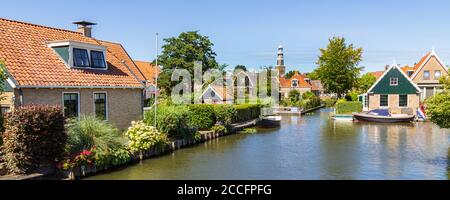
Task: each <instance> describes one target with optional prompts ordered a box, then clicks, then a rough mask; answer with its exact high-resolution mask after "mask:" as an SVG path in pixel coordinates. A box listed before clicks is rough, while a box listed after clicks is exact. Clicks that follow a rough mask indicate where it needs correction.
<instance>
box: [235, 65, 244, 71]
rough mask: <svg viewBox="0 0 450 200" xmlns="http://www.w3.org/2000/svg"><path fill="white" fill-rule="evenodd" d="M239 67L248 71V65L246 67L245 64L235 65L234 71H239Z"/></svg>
mask: <svg viewBox="0 0 450 200" xmlns="http://www.w3.org/2000/svg"><path fill="white" fill-rule="evenodd" d="M239 69H240V70H242V71H247V67H245V65H236V67H234V71H237V70H239Z"/></svg>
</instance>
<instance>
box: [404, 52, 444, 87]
mask: <svg viewBox="0 0 450 200" xmlns="http://www.w3.org/2000/svg"><path fill="white" fill-rule="evenodd" d="M437 70H439V71H441V75H448V71H447V68H446V67H445V65H444V64H443V63H442V62H441V61H440V60H439V58H438V57H436V56H435V55H431V56H430V57H429V59H427V60H426V61H424V63H423V65H422V66H420V68H418V69H417V71H416V72H415V73H414V74H413V76H412V80H413V81H414V82H415V83H418V82H422V81H424V76H423V74H424V71H429V72H430V80H431V81H436V82H437V81H438V79H435V78H434V72H435V71H437Z"/></svg>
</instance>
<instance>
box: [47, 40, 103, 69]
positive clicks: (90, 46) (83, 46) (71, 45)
mask: <svg viewBox="0 0 450 200" xmlns="http://www.w3.org/2000/svg"><path fill="white" fill-rule="evenodd" d="M63 46H68V47H69V62H68V63H67V65H68V68H72V69H90V70H102V71H106V70H108V61H107V60H106V47H105V46H101V45H94V44H89V43H82V42H76V41H59V42H53V43H50V44H48V47H50V48H54V47H63ZM73 49H85V50H87V52H88V57H89V63H90V64H89V65H90V66H89V67H76V66H75V61H74V55H73ZM91 51H99V52H103V57H104V58H105V66H106V67H105V68H96V67H92V60H91Z"/></svg>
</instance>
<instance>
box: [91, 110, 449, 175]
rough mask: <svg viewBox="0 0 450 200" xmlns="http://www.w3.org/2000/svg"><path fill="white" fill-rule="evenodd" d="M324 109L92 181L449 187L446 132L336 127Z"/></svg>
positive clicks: (425, 126) (427, 127)
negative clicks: (440, 182)
mask: <svg viewBox="0 0 450 200" xmlns="http://www.w3.org/2000/svg"><path fill="white" fill-rule="evenodd" d="M329 114H330V111H329V110H328V109H323V110H320V111H317V112H316V113H314V114H313V115H309V116H303V117H299V116H284V118H283V122H282V127H281V128H279V129H270V130H267V129H258V133H256V134H238V135H232V136H227V137H223V138H219V139H217V140H214V141H210V142H207V143H205V144H201V145H198V146H194V147H191V148H187V149H182V150H179V151H176V152H174V153H172V154H170V155H166V156H163V157H160V158H155V159H150V160H146V161H143V162H142V163H141V164H136V165H133V166H130V167H127V168H124V169H121V170H118V171H115V172H110V173H106V174H101V175H98V176H94V177H90V178H88V179H90V180H105V179H106V180H129V179H131V180H142V179H144V180H178V179H182V180H185V179H194V180H211V179H212V180H228V179H233V180H234V179H239V180H241V179H244V180H248V179H250V180H260V179H264V180H266V179H270V180H272V179H282V180H285V179H288V180H291V179H294V180H311V179H313V180H316V179H332V180H334V179H338V180H342V179H344V180H347V179H350V180H353V179H364V180H366V179H368V180H379V179H401V180H404V179H406V180H410V179H449V178H450V162H449V157H450V155H449V153H450V152H449V147H450V130H445V129H440V128H439V127H437V126H436V125H434V124H432V123H414V124H373V123H359V122H336V121H332V120H330V119H329Z"/></svg>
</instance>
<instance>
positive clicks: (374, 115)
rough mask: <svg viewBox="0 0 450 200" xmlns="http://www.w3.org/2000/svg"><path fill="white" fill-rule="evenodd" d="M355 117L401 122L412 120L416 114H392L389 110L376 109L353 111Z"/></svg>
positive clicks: (369, 120) (357, 118)
mask: <svg viewBox="0 0 450 200" xmlns="http://www.w3.org/2000/svg"><path fill="white" fill-rule="evenodd" d="M353 118H355V119H356V120H358V121H366V122H381V123H400V122H412V121H414V120H415V118H416V116H415V115H408V114H390V113H389V111H387V110H374V111H370V112H362V113H353Z"/></svg>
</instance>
